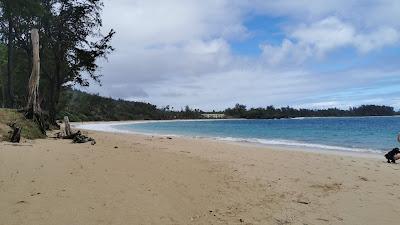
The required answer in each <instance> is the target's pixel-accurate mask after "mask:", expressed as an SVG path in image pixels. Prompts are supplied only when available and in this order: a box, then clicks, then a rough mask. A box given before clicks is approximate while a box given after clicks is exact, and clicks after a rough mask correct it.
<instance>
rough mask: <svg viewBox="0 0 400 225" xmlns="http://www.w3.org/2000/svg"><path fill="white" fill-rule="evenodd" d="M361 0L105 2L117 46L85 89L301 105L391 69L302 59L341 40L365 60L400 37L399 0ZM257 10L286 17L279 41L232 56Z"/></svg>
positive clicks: (208, 103) (187, 100) (179, 100)
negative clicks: (325, 65) (307, 65)
mask: <svg viewBox="0 0 400 225" xmlns="http://www.w3.org/2000/svg"><path fill="white" fill-rule="evenodd" d="M366 1H367V2H365V1H355V0H337V1H325V0H319V1H317V0H308V1H306V0H298V1H292V0H280V1H263V0H252V1H243V0H217V1H215V0H203V1H199V0H168V1H160V0H105V11H104V24H105V28H108V29H109V28H114V29H115V30H116V31H117V34H116V36H115V39H114V40H113V46H114V47H115V48H116V49H117V50H116V52H114V53H113V54H112V55H111V56H110V57H109V62H107V63H104V64H102V67H103V70H102V73H103V74H104V75H105V76H104V77H103V84H104V86H103V87H101V88H99V87H96V86H94V87H91V88H90V90H91V91H93V92H100V94H103V95H106V96H113V97H121V98H125V99H134V100H144V101H149V102H152V103H155V104H158V105H167V104H170V105H174V106H175V107H176V108H179V107H182V106H184V105H186V104H189V105H191V106H194V107H201V108H205V109H212V108H223V107H227V106H231V105H233V104H234V103H236V102H243V103H245V104H248V105H251V106H264V105H267V104H277V105H280V104H284V105H285V104H298V103H299V102H301V101H304V99H306V98H307V97H308V96H317V95H321V94H323V93H325V92H329V91H330V92H335V91H338V90H341V89H345V88H351V87H352V86H354V85H358V86H363V85H366V86H367V85H369V84H370V83H372V82H373V81H375V80H376V79H383V77H387V76H390V77H392V76H393V74H392V73H389V75H388V72H387V71H384V70H383V69H381V68H379V69H380V70H376V71H372V72H371V71H370V70H369V71H368V70H367V69H365V70H362V71H350V72H348V71H345V72H342V73H338V74H320V73H318V72H314V71H310V70H306V69H304V67H303V66H302V63H304V62H305V61H306V60H307V59H310V58H313V57H315V58H318V59H320V60H324V56H325V55H327V54H329V53H330V52H332V51H334V50H336V49H341V48H344V47H349V46H350V47H353V48H355V49H357V50H358V51H359V52H360V53H361V54H360V57H362V54H363V53H370V52H373V51H375V50H377V49H381V48H385V47H387V46H391V45H395V44H397V43H398V42H399V26H400V14H399V13H398V12H399V11H400V10H399V7H398V6H399V3H398V2H400V1H389V0H382V1H370V0H366ZM254 15H261V16H262V15H266V16H269V17H280V18H282V19H284V20H285V21H284V22H283V25H282V27H281V28H282V30H281V31H282V32H283V34H284V38H283V40H282V42H281V43H280V44H278V45H272V44H268V43H264V42H260V43H258V44H259V45H260V48H261V49H262V54H261V55H260V56H259V57H246V56H243V55H238V54H235V53H234V51H233V50H232V49H233V48H232V46H231V43H232V42H233V41H236V42H237V41H240V40H245V39H246V38H248V37H250V36H251V34H252V30H248V28H246V27H245V25H244V24H245V21H246V19H248V18H249V17H252V16H254ZM265 29H266V30H268V29H267V28H265ZM310 61H312V60H310ZM318 62H319V61H318ZM318 62H317V63H318ZM313 63H314V62H313ZM396 68H397V67H396ZM397 75H398V74H397ZM316 102H326V101H321V100H316ZM329 102H333V101H329Z"/></svg>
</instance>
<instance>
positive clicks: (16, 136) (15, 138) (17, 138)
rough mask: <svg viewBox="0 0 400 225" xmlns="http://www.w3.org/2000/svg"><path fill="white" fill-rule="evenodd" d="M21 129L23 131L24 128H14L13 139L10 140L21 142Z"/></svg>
mask: <svg viewBox="0 0 400 225" xmlns="http://www.w3.org/2000/svg"><path fill="white" fill-rule="evenodd" d="M21 131H22V128H20V127H15V128H14V131H13V134H12V136H11V140H10V141H11V142H12V143H19V142H20V140H21Z"/></svg>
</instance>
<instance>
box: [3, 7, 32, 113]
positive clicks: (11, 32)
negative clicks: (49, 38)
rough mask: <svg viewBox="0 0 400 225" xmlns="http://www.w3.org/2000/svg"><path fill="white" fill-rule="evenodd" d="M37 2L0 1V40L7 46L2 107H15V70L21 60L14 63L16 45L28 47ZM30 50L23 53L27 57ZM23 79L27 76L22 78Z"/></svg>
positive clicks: (16, 50) (16, 52)
mask: <svg viewBox="0 0 400 225" xmlns="http://www.w3.org/2000/svg"><path fill="white" fill-rule="evenodd" d="M39 3H40V2H39V0H0V40H1V41H2V44H3V45H5V46H7V69H5V70H2V72H3V74H4V78H3V88H2V92H3V104H4V106H7V107H10V108H13V107H16V99H15V95H14V94H15V86H18V85H15V84H14V80H15V76H16V73H17V71H16V68H17V69H18V67H19V66H20V64H21V63H22V62H23V60H18V61H15V60H14V58H15V56H16V54H19V49H18V44H21V43H23V45H24V46H30V42H29V37H30V35H29V30H30V29H31V28H32V26H33V24H34V23H35V19H34V18H35V17H37V15H39V12H38V10H39V9H40V4H39ZM30 49H31V48H30V47H28V48H27V49H25V51H26V52H27V53H28V54H27V55H28V56H29V55H30V54H31V53H30V51H31V50H30ZM24 77H25V78H26V77H27V75H25V76H24Z"/></svg>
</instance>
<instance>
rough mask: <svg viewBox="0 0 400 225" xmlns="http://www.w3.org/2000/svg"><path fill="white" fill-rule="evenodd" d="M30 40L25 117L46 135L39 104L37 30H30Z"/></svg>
mask: <svg viewBox="0 0 400 225" xmlns="http://www.w3.org/2000/svg"><path fill="white" fill-rule="evenodd" d="M31 39H32V49H33V58H32V73H31V77H30V78H29V87H28V104H27V106H26V114H25V116H26V117H27V118H29V119H33V120H36V122H37V123H38V124H39V126H40V129H41V131H42V133H44V134H45V133H46V129H45V125H44V120H43V115H42V110H41V108H40V102H39V80H40V57H39V31H38V30H37V29H32V30H31Z"/></svg>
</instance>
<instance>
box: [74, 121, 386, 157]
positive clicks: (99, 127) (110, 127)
mask: <svg viewBox="0 0 400 225" xmlns="http://www.w3.org/2000/svg"><path fill="white" fill-rule="evenodd" d="M176 121H177V120H168V121H165V120H164V121H159V120H149V121H126V122H98V123H97V122H94V123H71V125H72V127H74V128H76V129H84V130H93V131H104V132H113V133H130V134H144V135H154V136H163V137H165V136H175V137H183V136H188V135H176V134H159V133H153V132H152V133H146V132H137V131H132V130H130V129H124V128H123V127H120V126H119V127H118V128H116V127H115V126H117V125H129V124H139V123H158V122H176ZM179 121H211V120H179ZM189 137H192V138H210V139H214V140H220V141H230V142H241V143H253V144H261V145H277V146H290V147H304V148H310V149H320V150H330V151H341V152H360V153H382V151H379V150H376V149H363V148H348V147H341V146H331V145H323V144H313V143H304V142H298V141H292V140H283V139H261V138H235V137H207V136H189Z"/></svg>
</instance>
